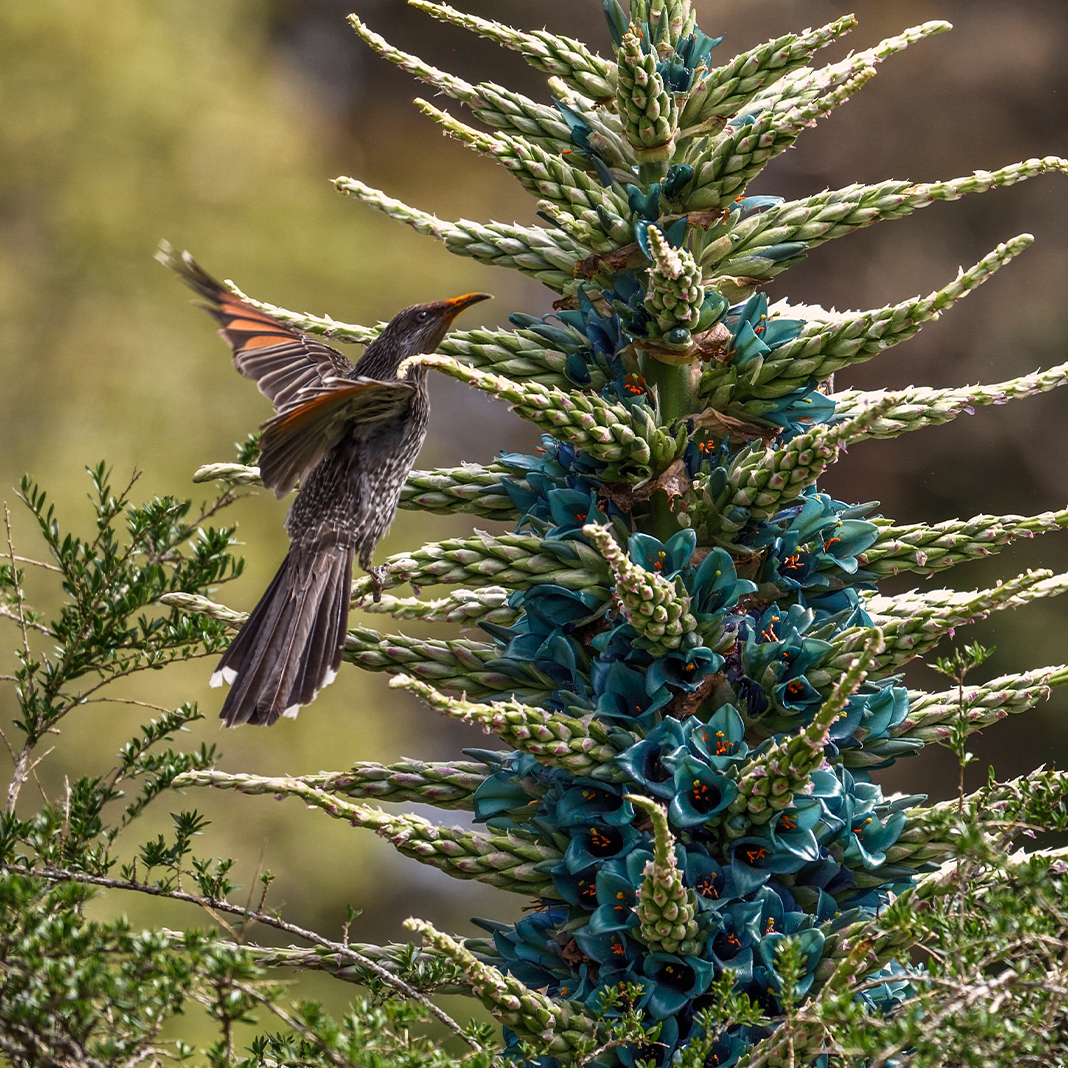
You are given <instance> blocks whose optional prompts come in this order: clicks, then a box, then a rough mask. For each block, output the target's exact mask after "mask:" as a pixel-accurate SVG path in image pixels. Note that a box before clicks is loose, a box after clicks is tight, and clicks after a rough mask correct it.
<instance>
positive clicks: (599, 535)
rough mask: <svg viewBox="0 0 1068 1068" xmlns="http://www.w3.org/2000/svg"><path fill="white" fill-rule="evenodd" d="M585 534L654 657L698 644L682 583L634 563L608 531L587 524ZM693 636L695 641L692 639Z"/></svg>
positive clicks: (639, 635) (620, 603) (631, 622)
mask: <svg viewBox="0 0 1068 1068" xmlns="http://www.w3.org/2000/svg"><path fill="white" fill-rule="evenodd" d="M582 533H583V534H585V535H586V537H587V538H589V539H590V541H591V542H593V544H594V545H595V546H596V547H597V550H598V552H600V554H601V555H602V556H603V557H604V559H605V562H606V563H607V564H608V567H609V570H610V571H611V572H612V577H613V578H614V579H615V582H616V587H615V596H616V599H617V601H618V603H619V606H620V608H621V609H622V611H623V614H624V616H626V618H627V621H628V622H629V623H630V625H631V626H632V627H633V628H634V629H635V631H637V633H638V638H639V640H640V641H642V642H643V643H644V644H645V648H647V649H649V651H650V652H651V653H652V654H653V655H654V656H662V655H663V654H664V653H666V652H669V651H670V650H672V649H678V648H680V647H683V646H685V645H687V644H694V645H696V644H699V639H698V638H697V636H696V634H694V632H695V631H696V629H697V620H696V619H694V617H693V616H692V615H691V614H690V598H689V596H688V595H687V594H686V591H685V589H684V588H683V586H682V584H681V582H679V581H677V580H676V581H675V582H669V581H668V580H667V579H666V578H664V577H663V576H662V575H658V574H656V573H655V572H653V571H647V570H646V569H645V568H644V567H642V566H641V565H640V564H635V563H633V562H632V561H631V560H630V559H629V557H628V556H627V554H626V553H625V552H624V551H623V550H622V549H621V548H620V547H619V545H618V544H617V543H616V540H615V538H613V537H612V534H611V532H610V531H609V530H608V528H607V527H602V526H599V525H598V524H596V523H587V524H586V526H584V527H583V528H582ZM689 635H693V637H692V638H691V637H689Z"/></svg>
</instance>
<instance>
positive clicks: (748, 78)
mask: <svg viewBox="0 0 1068 1068" xmlns="http://www.w3.org/2000/svg"><path fill="white" fill-rule="evenodd" d="M856 24H857V20H856V19H855V18H854V17H853V16H852V15H846V16H844V17H843V18H840V19H837V20H836V21H834V22H831V23H828V24H827V25H826V26H821V27H820V28H819V29H817V30H807V31H806V32H804V33H801V34H793V33H790V34H786V35H785V36H783V37H778V38H776V39H775V40H773V41H768V42H766V43H765V44H761V45H757V46H756V48H752V49H750V50H749V51H748V52H741V53H739V54H738V55H737V56H735V57H734V59H732V60H731V61H730V62H729V63H727V64H725V65H724V66H722V67H717V68H716V69H715V70H712V71H710V72H709V73H708V76H707V77H706V78H703V79H701V80H699V81H697V82H696V83H695V84H694V87H693V89H691V90H690V93H689V96H688V97H687V99H686V103H685V104H684V105H683V107H682V113H681V115H680V116H679V125H680V126H681V127H682V129H681V131H680V133H679V137H680V138H689V137H696V136H699V135H705V134H710V133H715V132H716V131H717V130H720V129H722V127H723V126H724V125H725V124H726V122H727V120H728V119H729V118H731V117H732V116H734V115H737V114H739V113H741V112H742V111H744V109H745V107H746V105H747V104H748V103H749V102H750V101H751V100H752V99H753V98H754V97H755V96H757V95H758V94H759V93H761V92H763V91H764V90H765V88H767V86H769V85H771V84H773V83H774V82H776V81H778V80H779V79H780V78H782V77H783V76H784V75H786V74H789V73H790V71H792V70H796V69H797V68H798V67H803V66H804V65H805V64H806V63H807V62H808V60H809V59H810V58H811V57H812V56H813V55H814V54H815V53H816V52H817V51H818V50H819V49H821V48H825V47H826V46H827V45H829V44H832V43H833V42H835V41H837V40H838V39H839V38H840V37H842V36H844V35H845V34H847V33H848V32H849V31H850V30H851V29H853V27H854V26H856Z"/></svg>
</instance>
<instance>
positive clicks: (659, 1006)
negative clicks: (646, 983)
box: [643, 953, 713, 1020]
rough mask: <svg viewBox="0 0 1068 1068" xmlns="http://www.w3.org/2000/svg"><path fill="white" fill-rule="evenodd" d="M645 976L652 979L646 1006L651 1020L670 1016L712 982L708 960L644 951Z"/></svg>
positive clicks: (711, 970) (711, 971) (710, 964)
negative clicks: (645, 952)
mask: <svg viewBox="0 0 1068 1068" xmlns="http://www.w3.org/2000/svg"><path fill="white" fill-rule="evenodd" d="M643 969H644V971H645V975H646V976H647V977H648V978H649V979H651V980H652V981H653V984H654V985H653V990H652V991H651V993H650V996H649V999H648V1001H647V1002H646V1006H645V1007H646V1009H647V1011H648V1012H649V1015H650V1016H651V1017H652V1018H653V1019H654V1020H662V1019H664V1018H665V1017H667V1016H674V1015H675V1013H677V1012H678V1011H679V1010H680V1009H682V1007H683V1006H684V1005H685V1004H686V1003H687V1002H688V1001H692V1000H693V999H694V998H695V997H698V996H699V995H700V994H703V993H704V992H705V991H706V990H707V989H708V987H709V984H710V983H711V982H712V977H713V969H712V962H711V961H707V960H702V959H701V958H700V957H676V956H673V955H672V954H670V953H647V954H646V955H645V958H644V960H643Z"/></svg>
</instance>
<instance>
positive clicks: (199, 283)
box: [156, 242, 352, 409]
mask: <svg viewBox="0 0 1068 1068" xmlns="http://www.w3.org/2000/svg"><path fill="white" fill-rule="evenodd" d="M156 259H158V260H159V261H160V263H163V264H165V265H166V266H167V267H170V268H171V270H172V271H175V272H177V274H178V275H179V277H181V279H182V281H183V282H185V284H186V285H188V286H189V287H190V288H191V289H192V290H194V292H196V293H199V294H200V296H202V297H204V298H205V301H206V303H204V304H201V307H202V308H204V309H205V310H206V311H207V312H208V313H209V314H210V315H212V316H214V317H215V318H216V319H217V320H218V321H219V322H220V323H221V324H222V329H221V330H220V331H219V333H220V334H222V336H223V337H224V338H225V339H226V341H227V343H228V344H229V345H230V347H231V348H232V349H233V350H234V366H235V367H236V368H237V369H238V370H239V371H240V372H241V373H242V374H243V375H245V376H246V377H247V378H251V379H253V380H254V381H255V382H256V385H257V386H259V389H260V392H261V393H262V394H263V395H264V396H265V397H267V398H268V399H269V400H270V401H271V402H272V403H273V404H274V406H275V407H276V408H279V409H282V408H285V407H287V406H288V405H291V404H292V403H293V402H294V400H295V399H296V396H297V394H298V393H299V392H300V391H301V390H302V389H306V388H307V387H309V386H316V385H320V384H321V383H322V382H323V380H324V379H326V378H328V377H330V376H335V375H345V374H348V373H350V372H351V371H352V363H351V362H350V361H349V360H347V359H346V358H345V357H344V356H343V355H342V354H341V353H340V352H338V351H337V350H336V349H332V348H331V347H330V346H329V345H324V344H323V343H322V342H321V341H317V340H316V339H315V338H313V337H309V336H308V335H307V334H302V333H300V332H299V331H298V330H293V329H292V328H291V327H288V326H286V325H285V324H284V323H281V322H279V321H278V320H277V319H275V318H274V317H273V316H270V315H268V314H267V313H266V312H262V311H260V310H259V309H258V308H254V307H253V306H252V305H251V304H247V303H246V302H245V301H243V300H240V299H238V298H237V297H235V296H234V295H233V293H231V292H230V291H229V290H228V289H226V288H224V287H223V286H222V285H220V284H219V283H218V282H217V281H216V280H215V279H214V278H212V277H211V275H209V274H208V273H207V271H205V270H204V269H203V268H202V267H201V266H200V265H199V264H198V263H197V262H196V260H194V259H193V257H192V256H190V255H189V253H188V252H183V253H181V254H180V255H179V253H178V252H177V251H176V250H175V249H174V248H172V247H171V246H170V245H169V244H167V243H166V242H163V243H161V244H160V247H159V251H157V253H156Z"/></svg>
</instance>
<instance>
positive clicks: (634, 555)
mask: <svg viewBox="0 0 1068 1068" xmlns="http://www.w3.org/2000/svg"><path fill="white" fill-rule="evenodd" d="M590 522H594V520H590ZM696 547H697V535H696V534H695V533H694V532H693V531H692V530H689V529H686V530H680V531H679V532H678V533H677V534H673V535H672V536H671V537H670V538H669V539H668V540H667V542H666V543H664V542H662V541H660V540H658V539H657V538H654V537H652V536H651V535H649V534H632V535H631V536H630V540H629V541H628V542H627V556H628V557H630V559H631V560H632V561H633V562H634V563H636V564H640V565H641V566H642V567H644V568H645V570H646V571H653V572H655V573H656V574H658V575H660V577H661V578H666V579H673V578H674V577H675V576H676V575H677V574H678V573H679V572H680V571H682V569H683V568H684V567H685V566H686V565H687V564H688V563H689V562H690V557H691V556H693V551H694V549H695V548H696Z"/></svg>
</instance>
